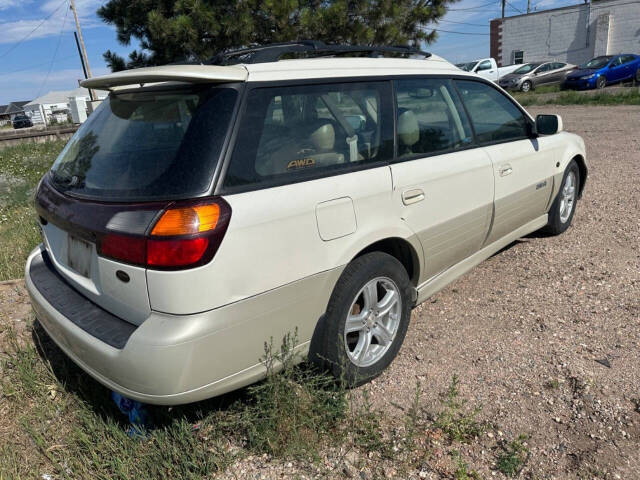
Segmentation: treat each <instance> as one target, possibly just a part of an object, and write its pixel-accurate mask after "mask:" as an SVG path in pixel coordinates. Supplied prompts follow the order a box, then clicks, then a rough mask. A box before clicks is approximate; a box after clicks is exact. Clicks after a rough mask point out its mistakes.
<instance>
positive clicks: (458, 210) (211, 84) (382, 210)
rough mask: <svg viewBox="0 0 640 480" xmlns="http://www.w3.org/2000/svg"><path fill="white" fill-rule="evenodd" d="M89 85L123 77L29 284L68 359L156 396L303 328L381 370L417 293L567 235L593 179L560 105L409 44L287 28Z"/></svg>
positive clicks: (202, 381)
mask: <svg viewBox="0 0 640 480" xmlns="http://www.w3.org/2000/svg"><path fill="white" fill-rule="evenodd" d="M285 54H286V55H288V56H294V55H298V56H300V55H303V56H304V57H305V58H293V59H291V58H290V59H281V56H283V55H285ZM83 85H84V86H85V87H89V88H102V89H109V90H111V93H110V95H109V97H108V98H107V99H106V100H105V101H104V102H103V103H102V104H101V105H100V106H99V107H98V108H97V109H96V111H95V112H94V113H93V114H92V115H91V116H90V117H89V119H88V120H87V121H86V122H85V123H84V124H83V125H82V127H81V128H80V129H79V130H78V131H77V132H76V134H75V135H74V136H73V138H72V139H71V140H70V141H69V143H68V144H67V146H66V147H65V148H64V150H63V151H62V152H61V153H60V156H59V157H58V158H57V160H56V161H55V163H54V164H53V166H52V168H51V170H50V171H49V172H48V173H47V174H46V175H45V176H44V178H43V179H42V181H41V183H40V185H39V187H38V189H37V192H36V202H35V203H36V209H37V212H38V215H39V221H40V223H41V227H42V236H43V241H42V244H41V245H40V246H38V247H37V248H36V249H35V250H34V251H33V252H32V253H31V255H30V256H29V258H28V260H27V264H26V271H25V275H26V284H27V287H28V290H29V293H30V295H31V299H32V303H33V307H34V309H35V312H36V315H37V318H38V319H39V321H40V323H41V324H42V326H43V327H44V329H45V330H46V332H47V333H48V334H49V335H50V336H51V338H52V339H53V340H54V341H55V342H56V343H57V344H58V345H59V347H60V348H61V349H62V350H63V351H64V352H65V353H66V354H67V355H68V356H69V357H70V358H71V359H72V360H73V361H74V362H75V363H77V364H78V365H79V366H80V367H81V368H82V369H84V370H85V371H86V372H87V373H88V374H90V375H91V376H93V377H94V378H95V379H96V380H98V381H99V382H101V383H102V384H104V385H106V386H107V387H108V388H110V389H113V390H115V391H117V392H119V393H121V394H123V395H125V396H127V397H131V398H134V399H137V400H139V401H142V402H147V403H153V404H179V403H187V402H192V401H196V400H200V399H204V398H207V397H211V396H214V395H219V394H222V393H224V392H227V391H230V390H233V389H236V388H239V387H241V386H244V385H248V384H250V383H252V382H255V381H257V380H259V379H260V378H262V377H263V376H264V375H265V366H264V364H263V363H262V362H261V358H262V357H263V354H264V344H265V342H268V341H269V340H270V339H273V340H274V343H277V342H278V341H279V340H280V339H282V338H283V337H285V336H286V335H287V334H288V333H292V332H294V331H297V338H298V344H297V345H296V351H297V352H298V353H299V354H300V355H301V356H304V355H308V356H309V357H310V358H311V359H312V360H314V361H316V362H318V363H321V364H323V365H324V367H325V368H328V369H330V370H331V371H332V372H333V373H334V374H336V375H338V376H342V377H343V378H346V379H348V380H349V382H350V383H351V384H358V383H361V382H364V381H367V380H369V379H371V378H373V377H374V376H376V375H378V374H379V373H380V372H381V371H382V370H383V369H384V368H385V367H387V366H388V365H389V364H390V362H391V361H392V360H393V358H394V357H395V356H396V354H397V353H398V350H399V348H400V346H401V344H402V342H403V340H404V337H405V334H406V331H407V327H408V325H409V318H410V313H411V310H412V308H413V307H415V306H416V305H418V304H419V303H420V302H423V301H424V300H425V299H427V298H428V297H429V296H430V295H433V294H434V293H435V292H437V291H438V290H440V289H442V288H443V287H444V286H445V285H447V284H448V283H449V282H451V281H453V280H454V279H456V278H457V277H459V276H460V275H462V274H463V273H465V272H466V271H468V270H469V269H471V268H472V267H473V266H475V265H477V264H478V263H480V262H481V261H482V260H483V259H486V258H487V257H489V256H490V255H492V254H493V253H495V252H497V251H498V250H500V249H501V248H502V247H504V246H506V245H508V244H509V243H510V242H512V241H514V240H515V239H517V238H518V237H521V236H523V235H527V234H529V233H531V232H534V231H536V230H539V229H546V230H547V231H548V232H550V233H551V234H558V233H561V232H563V231H564V230H566V229H567V228H568V226H569V225H570V223H571V221H572V218H573V215H574V212H575V208H576V204H577V200H578V198H579V197H580V195H581V192H582V190H583V188H584V184H585V180H586V175H587V165H586V160H585V147H584V142H583V141H582V139H581V138H580V137H578V136H576V135H573V134H570V133H567V132H562V122H561V119H560V117H558V116H555V115H541V116H538V118H537V119H536V120H535V121H534V120H533V119H532V118H531V117H530V116H529V115H528V113H527V112H526V111H525V110H524V109H523V108H522V107H521V106H520V105H518V103H517V102H515V101H514V99H513V98H511V97H510V96H509V95H508V94H507V93H505V92H504V91H503V90H502V89H500V88H499V87H497V86H496V85H494V84H493V83H491V82H489V81H486V80H484V79H482V78H479V77H478V76H477V75H473V74H468V73H466V72H462V71H460V70H459V69H457V68H456V67H455V66H453V65H452V64H450V63H448V62H446V61H444V60H443V59H441V58H438V57H436V56H435V55H429V54H427V53H425V52H420V51H417V50H415V49H412V48H400V47H356V46H330V45H325V44H322V43H320V42H299V43H292V44H278V45H273V46H264V47H258V48H254V49H245V50H241V51H236V52H230V53H227V54H225V55H222V56H219V57H217V58H216V59H215V61H212V62H211V64H207V65H170V66H163V67H153V68H144V69H138V70H130V71H125V72H120V73H113V74H110V75H106V76H103V77H98V78H92V79H89V80H86V81H85V82H84V83H83Z"/></svg>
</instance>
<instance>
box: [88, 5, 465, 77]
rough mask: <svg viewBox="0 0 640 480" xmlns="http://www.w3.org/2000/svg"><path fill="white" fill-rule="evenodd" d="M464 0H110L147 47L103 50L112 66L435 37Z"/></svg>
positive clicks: (127, 38) (122, 34) (118, 21)
mask: <svg viewBox="0 0 640 480" xmlns="http://www.w3.org/2000/svg"><path fill="white" fill-rule="evenodd" d="M456 1H458V0H238V1H228V0H109V1H108V2H107V3H105V4H104V5H103V6H102V7H100V9H99V10H98V15H99V16H100V17H101V18H102V19H103V20H104V21H105V22H107V23H109V24H111V25H114V26H115V27H116V30H117V35H118V41H119V42H120V43H122V44H123V45H129V44H130V43H131V40H132V39H133V38H135V39H137V40H138V41H139V43H140V47H141V48H140V49H139V50H134V51H132V52H131V53H130V54H129V58H128V60H127V59H124V58H123V57H120V56H118V55H117V54H115V53H114V52H112V51H107V52H105V53H104V58H105V60H106V62H107V64H108V65H109V66H110V68H111V69H112V70H113V71H118V70H123V69H125V68H135V67H141V66H148V65H161V64H165V63H169V62H175V61H177V60H181V59H187V60H196V61H202V60H206V59H208V58H211V57H212V56H213V55H214V54H216V53H219V52H222V51H225V50H229V49H232V48H239V47H243V46H249V45H254V44H264V43H271V42H285V41H292V40H301V39H314V40H323V41H325V42H326V43H345V44H360V45H407V44H413V45H419V44H420V43H422V42H425V43H431V42H433V41H434V40H435V39H436V36H437V32H436V31H434V30H433V29H432V28H431V29H430V28H428V27H425V26H426V25H430V24H434V23H437V21H438V20H439V19H440V18H441V17H442V16H443V15H444V14H445V12H446V9H447V5H448V4H450V3H453V2H456Z"/></svg>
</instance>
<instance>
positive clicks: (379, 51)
mask: <svg viewBox="0 0 640 480" xmlns="http://www.w3.org/2000/svg"><path fill="white" fill-rule="evenodd" d="M292 53H306V54H307V55H308V56H311V57H320V56H335V55H342V54H350V53H368V54H369V56H371V57H377V56H382V55H384V54H385V53H395V54H399V55H404V56H411V55H415V56H421V57H424V58H428V57H430V56H431V54H430V53H429V52H423V51H422V50H420V49H418V48H416V47H411V46H399V45H398V46H395V45H394V46H383V45H374V46H368V45H330V44H326V43H324V42H322V41H320V40H300V41H297V42H285V43H271V44H268V45H259V46H255V47H250V48H243V49H240V50H231V51H228V52H223V53H220V54H218V55H216V56H215V57H213V58H211V60H209V61H208V62H206V63H208V64H210V65H234V64H238V63H269V62H277V61H278V60H280V57H282V56H283V55H287V54H292Z"/></svg>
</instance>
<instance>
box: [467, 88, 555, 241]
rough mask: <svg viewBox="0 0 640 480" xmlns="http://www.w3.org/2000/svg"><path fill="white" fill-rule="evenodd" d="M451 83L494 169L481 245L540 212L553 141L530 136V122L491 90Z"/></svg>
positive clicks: (543, 206)
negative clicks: (488, 215)
mask: <svg viewBox="0 0 640 480" xmlns="http://www.w3.org/2000/svg"><path fill="white" fill-rule="evenodd" d="M456 85H457V86H458V89H459V91H460V94H461V97H462V101H463V102H464V105H465V107H466V109H467V111H468V112H469V116H470V118H471V122H472V124H473V127H474V130H475V134H476V140H477V141H478V142H479V143H480V144H481V145H483V148H482V150H483V151H484V152H485V153H486V154H487V155H488V156H489V157H490V158H491V162H492V166H493V174H494V177H495V201H494V214H493V222H492V226H491V231H490V233H489V236H488V238H487V242H486V243H491V242H493V241H494V240H497V239H499V238H501V237H503V236H505V235H507V234H509V233H511V232H512V231H514V230H516V229H517V228H518V227H520V226H522V225H524V224H525V223H527V222H529V221H531V220H533V219H535V218H537V217H539V216H540V215H543V214H544V213H545V211H546V208H547V205H548V203H549V200H550V195H551V191H552V187H553V180H552V176H553V171H554V167H555V162H556V157H557V154H558V152H557V151H556V150H557V148H558V147H559V146H558V145H557V144H558V142H554V139H553V137H538V138H532V137H531V135H530V134H529V132H530V129H529V128H530V127H529V126H528V124H529V122H530V120H529V119H528V118H527V117H526V116H525V114H524V113H523V111H522V110H520V108H518V107H517V106H516V105H515V103H513V101H512V100H511V99H510V98H508V97H507V96H506V95H504V94H503V93H502V92H500V91H499V90H497V89H496V88H494V87H493V86H491V85H488V84H486V83H484V82H477V81H470V80H456Z"/></svg>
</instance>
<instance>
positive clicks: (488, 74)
mask: <svg viewBox="0 0 640 480" xmlns="http://www.w3.org/2000/svg"><path fill="white" fill-rule="evenodd" d="M456 67H458V68H459V69H461V70H464V71H465V72H473V73H477V74H478V75H480V76H481V77H484V78H487V79H489V80H491V81H492V82H497V81H498V80H499V79H500V78H501V77H503V76H505V75H507V74H508V73H511V72H513V71H514V70H515V69H516V68H519V67H520V64H517V65H507V66H505V67H498V64H497V63H496V61H495V59H493V58H481V59H480V60H474V61H473V62H467V63H458V64H457V65H456Z"/></svg>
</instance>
